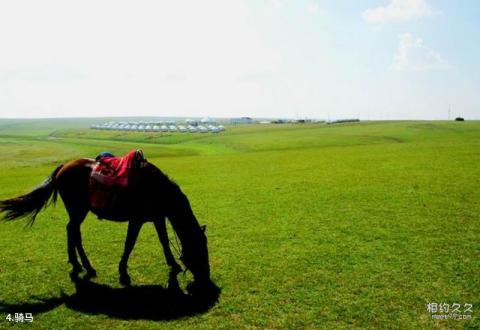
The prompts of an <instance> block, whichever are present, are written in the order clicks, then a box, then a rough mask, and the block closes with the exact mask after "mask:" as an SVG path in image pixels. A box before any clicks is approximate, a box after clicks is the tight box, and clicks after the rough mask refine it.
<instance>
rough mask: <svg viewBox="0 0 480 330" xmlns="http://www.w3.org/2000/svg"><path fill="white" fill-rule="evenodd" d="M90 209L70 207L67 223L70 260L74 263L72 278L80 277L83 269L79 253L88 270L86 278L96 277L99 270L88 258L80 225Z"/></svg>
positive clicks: (84, 266)
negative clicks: (78, 257)
mask: <svg viewBox="0 0 480 330" xmlns="http://www.w3.org/2000/svg"><path fill="white" fill-rule="evenodd" d="M87 213H88V209H85V210H78V209H72V208H69V209H68V214H69V217H70V221H69V223H68V224H67V244H68V261H69V262H70V264H71V265H72V272H71V273H70V276H71V278H72V280H76V279H78V274H79V273H80V272H81V271H82V267H81V266H80V263H79V262H78V259H77V254H76V252H78V255H79V256H80V261H81V263H82V265H83V268H85V270H86V271H87V274H86V276H85V277H86V278H87V279H90V278H92V277H95V276H96V274H97V272H96V270H95V269H94V268H93V267H92V265H91V263H90V261H89V260H88V257H87V254H86V253H85V250H84V248H83V245H82V233H81V231H80V225H81V224H82V222H83V220H84V219H85V217H86V216H87Z"/></svg>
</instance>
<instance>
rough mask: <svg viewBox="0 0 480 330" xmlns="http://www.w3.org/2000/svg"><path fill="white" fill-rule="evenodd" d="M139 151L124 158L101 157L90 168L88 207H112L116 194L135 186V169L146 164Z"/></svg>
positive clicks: (133, 151) (132, 152) (134, 151)
mask: <svg viewBox="0 0 480 330" xmlns="http://www.w3.org/2000/svg"><path fill="white" fill-rule="evenodd" d="M146 162H147V161H146V159H145V158H144V157H143V153H142V151H140V150H132V151H130V152H129V153H128V154H126V155H125V156H124V157H103V158H100V159H99V161H98V162H97V163H95V165H94V166H93V167H92V173H91V174H90V182H89V193H90V194H89V195H90V206H91V207H92V208H95V209H109V208H112V207H114V205H115V202H116V200H117V197H118V194H120V193H122V191H125V190H126V189H127V188H128V187H131V186H133V185H135V181H136V175H134V174H135V172H136V171H135V169H139V168H141V167H143V166H145V164H146Z"/></svg>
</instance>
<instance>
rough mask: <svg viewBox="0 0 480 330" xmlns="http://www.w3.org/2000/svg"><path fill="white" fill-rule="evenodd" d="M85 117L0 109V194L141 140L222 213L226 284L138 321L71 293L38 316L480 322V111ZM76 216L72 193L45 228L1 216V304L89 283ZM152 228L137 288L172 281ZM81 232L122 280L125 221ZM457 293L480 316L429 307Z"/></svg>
mask: <svg viewBox="0 0 480 330" xmlns="http://www.w3.org/2000/svg"><path fill="white" fill-rule="evenodd" d="M84 127H86V122H85V121H69V122H64V121H61V120H59V121H54V122H51V121H28V122H24V121H8V120H3V121H0V173H1V174H0V187H1V190H0V199H5V198H9V197H12V196H14V195H18V194H21V193H24V192H26V191H28V190H29V189H30V188H32V187H33V186H35V185H37V184H38V183H40V182H41V181H42V180H43V179H44V178H45V177H46V176H47V175H48V174H49V173H50V172H51V171H52V170H53V168H54V166H55V165H56V164H58V163H60V162H63V161H66V160H69V159H74V158H82V157H94V156H95V155H96V154H98V153H99V152H101V151H104V150H109V151H113V152H114V153H116V154H124V153H126V152H127V151H129V150H131V149H135V148H142V149H143V150H144V152H145V154H146V156H147V157H148V158H149V160H150V161H151V162H153V163H154V164H156V165H157V166H158V167H160V168H161V169H162V170H163V171H165V172H166V173H168V174H169V175H170V176H171V177H172V178H174V179H175V180H176V181H177V182H178V183H179V184H180V186H181V187H182V189H183V190H184V191H185V193H186V194H187V195H188V196H189V198H190V201H191V204H192V207H193V209H194V211H195V212H196V214H197V217H198V219H199V220H200V222H201V223H202V224H207V227H208V229H207V234H208V237H209V248H210V255H211V267H212V276H213V279H214V280H215V281H216V282H217V284H218V285H220V286H221V287H222V289H223V293H222V295H221V297H220V302H219V303H218V304H217V305H215V306H214V307H213V308H212V309H211V310H210V311H208V312H207V313H204V314H200V315H197V316H193V317H184V318H180V319H175V320H170V321H160V322H159V321H151V320H123V319H118V318H111V317H108V316H107V315H104V314H102V313H82V312H81V311H78V310H75V309H72V308H68V307H67V306H65V305H60V306H58V307H56V308H53V309H49V310H47V311H45V312H44V313H36V314H34V322H33V324H31V325H30V327H35V328H75V329H80V328H81V329H85V328H109V329H110V328H124V329H133V328H169V329H171V328H220V329H222V328H224V329H232V328H233V329H235V328H348V329H350V328H399V329H418V328H427V329H428V328H472V329H473V328H475V329H476V328H478V327H479V325H480V323H479V315H480V276H479V275H480V221H479V220H480V219H479V214H480V202H479V201H480V166H479V164H480V152H479V151H480V122H462V123H458V122H409V121H406V122H367V123H354V124H341V125H323V124H306V125H256V126H255V125H252V126H239V127H228V129H227V131H226V132H224V133H221V134H216V135H212V134H181V133H175V134H173V133H169V134H159V133H157V134H149V133H119V132H98V131H92V130H89V129H85V128H84ZM65 225H66V213H65V210H64V209H63V207H62V205H61V203H59V204H58V205H57V206H56V208H49V209H47V210H46V211H44V212H43V213H42V214H41V215H40V216H39V219H38V220H37V222H36V224H35V226H34V227H33V228H31V229H26V228H24V226H23V224H22V223H18V222H11V223H3V224H1V225H0V301H1V302H2V303H6V304H10V305H11V306H15V305H16V306H22V304H25V303H35V301H36V300H35V299H34V297H44V298H49V297H58V296H59V295H60V292H61V291H64V292H65V293H67V294H69V293H72V292H73V291H74V288H73V286H72V284H71V283H70V281H69V277H68V271H69V267H68V265H67V264H66V260H67V256H66V233H65ZM151 227H152V226H145V227H144V228H143V230H142V232H141V234H140V238H139V241H138V243H137V246H136V248H135V250H134V251H133V253H132V257H131V259H130V274H131V276H132V280H133V282H134V284H136V285H150V284H162V285H164V284H165V283H166V281H167V268H166V266H165V264H164V261H163V257H162V253H161V249H160V246H159V244H158V240H157V238H156V237H155V233H154V230H153V228H151ZM82 231H83V238H84V239H83V240H84V245H85V247H86V250H87V253H89V256H90V258H91V260H92V262H93V264H94V266H96V268H97V271H98V275H99V276H98V278H96V279H95V282H98V283H102V284H107V285H110V286H112V287H120V286H119V284H118V275H117V263H118V261H119V259H120V255H121V253H122V248H123V241H124V237H125V234H126V225H125V224H115V223H110V222H105V221H103V222H102V221H98V220H96V219H95V218H94V217H93V216H89V217H88V218H87V220H86V221H85V223H84V225H83V227H82ZM186 281H188V276H187V277H185V278H182V282H183V284H184V282H186ZM442 302H446V303H449V304H453V303H461V304H462V306H463V304H465V303H471V304H473V314H471V315H472V317H473V319H472V320H469V321H459V320H442V321H438V320H432V319H431V314H430V313H429V312H428V311H427V304H428V303H442ZM23 306H28V305H23ZM25 308H26V307H25ZM9 312H11V313H15V312H29V311H28V310H10V311H9ZM0 314H1V313H0ZM0 316H1V319H0V328H1V327H3V326H7V325H8V322H6V321H4V317H5V314H3V315H0Z"/></svg>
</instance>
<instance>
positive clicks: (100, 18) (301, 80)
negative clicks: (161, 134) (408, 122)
mask: <svg viewBox="0 0 480 330" xmlns="http://www.w3.org/2000/svg"><path fill="white" fill-rule="evenodd" d="M479 61H480V1H478V0H437V1H434V0H361V1H360V0H359V1H355V0H336V1H333V0H332V1H314V0H304V1H303V0H251V1H235V0H218V1H210V0H202V1H198V0H192V1H182V0H175V1H173V0H172V1H143V0H140V1H118V0H115V1H102V0H95V1H85V0H84V1H66V0H60V1H50V0H42V1H38V0H34V1H23V0H16V1H2V0H0V117H72V116H74V117H78V116H127V115H128V116H132V115H146V116H199V117H203V116H213V117H231V116H254V117H293V118H295V117H301V118H304V117H307V118H312V117H314V118H331V119H333V118H345V117H360V118H361V119H447V116H448V108H449V107H451V109H452V111H451V113H452V117H453V116H457V115H462V116H464V117H466V118H477V119H480V65H479Z"/></svg>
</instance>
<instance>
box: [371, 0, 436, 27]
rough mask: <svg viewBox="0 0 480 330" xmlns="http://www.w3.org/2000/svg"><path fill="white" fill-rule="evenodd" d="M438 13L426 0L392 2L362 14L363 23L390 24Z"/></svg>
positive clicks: (394, 0) (396, 0)
mask: <svg viewBox="0 0 480 330" xmlns="http://www.w3.org/2000/svg"><path fill="white" fill-rule="evenodd" d="M437 13H438V12H436V11H434V10H433V9H432V8H430V6H429V5H428V3H427V2H426V0H392V2H391V3H389V4H388V5H386V6H380V7H376V8H372V9H367V10H365V11H364V12H363V13H362V17H363V19H364V20H365V21H367V22H368V23H372V24H383V23H390V22H406V21H410V20H414V19H420V18H423V17H426V16H432V15H435V14H437Z"/></svg>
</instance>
